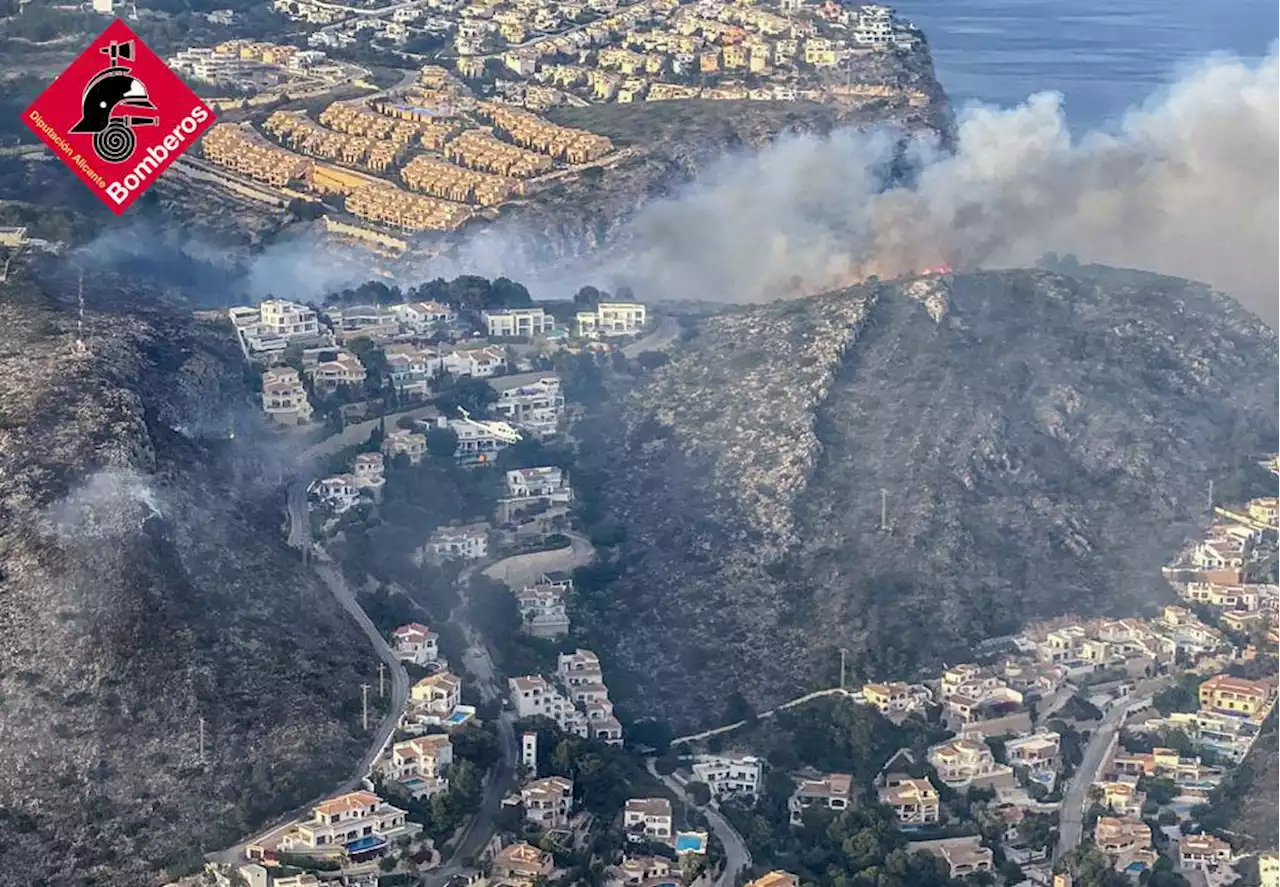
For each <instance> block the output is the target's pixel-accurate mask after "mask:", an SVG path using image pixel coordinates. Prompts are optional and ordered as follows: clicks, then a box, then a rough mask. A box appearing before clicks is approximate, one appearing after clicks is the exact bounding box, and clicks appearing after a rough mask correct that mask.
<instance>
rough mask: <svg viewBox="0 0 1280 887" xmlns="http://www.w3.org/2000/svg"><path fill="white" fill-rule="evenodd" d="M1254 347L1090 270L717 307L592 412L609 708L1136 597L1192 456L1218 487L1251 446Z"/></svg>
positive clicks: (677, 701) (1269, 373) (810, 674)
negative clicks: (616, 535)
mask: <svg viewBox="0 0 1280 887" xmlns="http://www.w3.org/2000/svg"><path fill="white" fill-rule="evenodd" d="M1275 361H1276V344H1275V334H1274V332H1272V331H1271V330H1270V329H1268V328H1267V327H1266V326H1264V325H1263V324H1262V323H1261V322H1260V321H1258V320H1257V319H1256V318H1255V317H1253V316H1252V315H1250V314H1248V313H1247V312H1246V311H1244V309H1242V308H1240V307H1239V306H1238V305H1236V304H1235V303H1234V302H1232V301H1231V300H1229V299H1227V298H1226V297H1224V296H1221V295H1219V294H1215V293H1211V292H1209V291H1208V290H1207V289H1205V288H1204V287H1201V286H1198V285H1195V284H1190V283H1187V282H1185V281H1178V280H1173V279H1170V278H1164V277H1158V276H1156V275H1141V274H1138V275H1135V274H1132V273H1130V272H1123V273H1122V272H1113V271H1111V270H1109V269H1088V270H1087V272H1081V273H1080V274H1079V275H1077V277H1074V278H1073V277H1063V276H1058V275H1054V274H1050V273H1047V272H1041V271H1009V272H998V273H978V274H969V275H958V276H955V277H948V278H945V279H942V280H938V279H928V280H925V279H919V280H916V281H894V282H888V283H872V284H867V285H863V286H859V287H854V288H852V289H849V290H845V291H842V292H839V293H834V294H829V295H825V296H820V297H816V298H811V299H804V300H796V301H791V302H781V303H774V304H771V305H767V306H762V307H759V308H750V309H731V310H730V311H729V312H727V313H725V314H723V315H721V316H718V317H713V318H711V319H709V320H707V321H705V322H703V323H702V324H701V326H700V327H699V328H698V330H697V333H696V335H694V336H692V338H689V340H688V341H687V343H686V344H685V345H683V346H682V347H681V348H679V349H677V352H676V353H675V354H674V355H673V356H672V359H671V361H670V362H669V363H668V364H667V365H665V366H663V367H661V368H659V369H658V370H657V371H656V372H655V373H654V374H653V375H652V377H651V378H650V379H649V380H648V381H646V382H645V383H643V384H642V385H641V386H640V387H638V388H637V389H636V390H634V391H632V392H631V393H629V394H626V395H624V396H621V397H618V398H615V400H614V401H613V402H612V404H611V405H609V406H607V407H606V409H605V411H604V412H603V414H602V415H601V416H600V417H599V418H598V420H597V422H598V424H596V425H595V426H594V427H593V428H592V429H591V434H592V435H594V437H592V438H590V440H591V441H592V443H591V445H590V446H589V447H588V449H589V450H590V452H588V453H587V456H586V458H587V461H588V462H591V463H592V467H593V468H598V469H599V470H600V471H602V472H603V475H604V477H605V478H606V485H605V494H604V495H605V513H606V518H607V520H608V521H609V522H610V523H612V524H615V525H617V526H621V527H624V528H625V530H626V540H625V541H624V542H623V543H622V544H620V545H619V546H617V548H616V550H615V552H614V557H613V560H612V563H613V566H614V568H615V569H616V570H617V571H618V572H619V573H620V576H619V577H618V578H617V579H616V580H615V581H614V582H613V583H612V584H610V585H609V586H608V587H607V588H606V589H604V590H603V591H602V592H601V593H599V594H588V595H585V596H584V597H583V600H582V603H581V612H580V614H579V617H578V619H579V620H580V621H579V624H587V625H589V626H590V632H591V634H592V635H593V636H592V637H591V638H590V640H591V642H592V643H596V644H598V645H601V646H610V648H611V649H616V650H617V651H618V655H617V657H615V658H616V660H617V661H618V662H619V663H620V664H621V666H622V670H623V671H624V672H625V674H620V675H618V676H617V679H618V681H619V686H620V687H629V692H630V699H628V700H627V702H629V703H630V705H631V706H632V707H633V710H634V712H635V713H637V714H639V713H645V714H650V713H651V714H666V715H671V714H672V713H673V708H672V707H673V706H674V713H675V715H676V718H677V720H680V721H682V722H683V723H693V722H698V723H708V722H714V721H715V720H716V719H717V717H718V716H719V709H718V706H717V704H716V700H720V699H723V697H724V695H725V694H726V693H727V692H728V691H730V690H739V691H741V692H743V693H744V694H745V695H747V696H748V698H750V699H752V701H753V702H755V703H757V704H759V705H761V706H764V705H767V704H769V703H773V702H777V701H779V699H781V698H784V697H785V696H786V695H787V694H790V693H794V692H797V691H801V690H804V689H811V688H813V687H815V686H823V685H830V682H831V681H832V680H833V679H834V677H835V673H836V668H837V667H838V662H839V657H838V656H837V655H836V648H837V647H844V648H846V649H847V650H848V651H849V652H850V660H849V661H850V667H851V669H852V672H851V674H853V675H854V676H855V677H856V678H864V679H887V678H909V677H911V676H913V674H915V673H916V669H917V668H922V667H930V666H934V665H936V664H937V663H938V662H940V661H943V660H948V661H954V660H955V659H956V658H957V657H962V656H965V655H967V653H968V651H969V650H970V649H971V646H972V643H973V642H974V641H975V640H977V639H981V638H984V637H990V636H994V635H998V634H1003V633H1007V632H1009V631H1012V630H1015V629H1016V628H1017V627H1018V626H1019V625H1021V624H1023V623H1024V622H1026V621H1029V620H1031V619H1034V618H1039V617H1042V616H1049V615H1054V614H1058V613H1062V612H1066V611H1071V610H1078V611H1084V612H1090V613H1102V612H1114V613H1131V612H1134V611H1135V610H1141V609H1142V608H1144V607H1150V606H1153V605H1154V604H1155V603H1156V602H1158V601H1160V600H1162V599H1164V598H1165V597H1168V595H1169V594H1170V592H1169V590H1168V588H1167V587H1165V585H1164V583H1163V580H1162V579H1161V577H1160V573H1159V567H1160V565H1161V563H1163V562H1164V561H1165V560H1167V559H1168V558H1170V557H1171V556H1172V555H1173V554H1174V553H1176V551H1177V549H1178V548H1179V547H1180V546H1181V544H1182V543H1183V542H1184V540H1185V539H1186V538H1188V537H1189V536H1190V535H1192V534H1193V533H1195V532H1197V530H1198V528H1199V526H1200V525H1201V524H1202V523H1203V522H1204V520H1206V518H1207V515H1206V513H1205V509H1204V501H1205V490H1206V489H1207V486H1208V481H1209V479H1210V478H1213V479H1214V481H1215V484H1216V489H1217V490H1218V491H1219V495H1221V496H1231V495H1233V494H1236V495H1238V494H1241V493H1243V492H1244V491H1245V489H1246V487H1247V486H1248V485H1249V484H1250V483H1253V482H1254V480H1255V477H1254V475H1253V474H1252V473H1251V471H1252V469H1251V466H1253V460H1254V459H1256V458H1257V456H1258V454H1260V453H1264V452H1266V451H1267V450H1268V447H1270V446H1272V445H1273V441H1274V436H1275V429H1276V420H1275V414H1274V402H1275V399H1276V380H1275V374H1274V365H1275ZM1263 483H1265V479H1263ZM882 489H883V490H884V491H885V492H886V494H887V502H888V508H887V515H886V516H887V518H888V520H887V523H888V527H887V530H888V531H887V532H885V531H882V530H881V529H880V524H881V493H880V491H881V490H882ZM611 686H612V684H611Z"/></svg>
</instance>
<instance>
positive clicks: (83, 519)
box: [44, 468, 162, 542]
mask: <svg viewBox="0 0 1280 887" xmlns="http://www.w3.org/2000/svg"><path fill="white" fill-rule="evenodd" d="M161 516H162V506H161V501H160V497H159V496H158V494H157V493H156V490H155V488H154V487H153V485H152V481H151V479H150V478H148V477H147V476H146V475H144V474H141V473H140V472H138V471H135V470H134V469H132V468H108V469H103V470H101V471H98V472H95V473H94V474H92V475H91V476H90V477H89V478H87V479H86V480H85V481H84V482H83V483H81V484H80V485H79V486H78V487H76V488H75V489H73V490H72V491H71V492H70V493H68V494H67V495H66V496H65V497H64V498H62V499H60V500H58V501H57V502H55V503H53V505H51V506H50V507H49V509H48V511H47V513H46V514H45V516H44V523H45V529H46V530H47V531H52V533H53V534H54V536H55V537H56V538H57V539H59V540H60V541H62V542H85V541H89V540H119V539H122V538H124V537H126V536H129V535H131V534H133V533H136V532H138V531H139V530H141V529H142V526H143V525H144V524H145V523H146V522H147V521H148V520H150V519H151V518H153V517H161Z"/></svg>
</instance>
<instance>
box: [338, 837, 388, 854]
mask: <svg viewBox="0 0 1280 887" xmlns="http://www.w3.org/2000/svg"><path fill="white" fill-rule="evenodd" d="M386 843H387V839H386V838H384V837H382V836H381V835H365V836H364V837H363V838H356V839H355V840H354V841H352V842H351V843H350V844H348V845H347V852H348V853H364V852H365V851H367V850H376V849H377V848H379V847H383V846H386Z"/></svg>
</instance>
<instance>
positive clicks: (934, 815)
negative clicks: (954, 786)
mask: <svg viewBox="0 0 1280 887" xmlns="http://www.w3.org/2000/svg"><path fill="white" fill-rule="evenodd" d="M879 797H880V803H881V804H884V805H885V806H887V807H889V808H891V809H892V810H893V813H894V816H896V817H897V819H898V822H900V823H901V824H903V825H923V824H925V823H930V822H937V821H938V790H937V789H935V788H934V787H933V783H931V782H929V780H928V779H912V778H911V777H909V776H907V775H905V774H902V773H891V774H889V775H888V776H887V777H886V779H885V784H884V786H883V787H882V788H881V789H880V790H879Z"/></svg>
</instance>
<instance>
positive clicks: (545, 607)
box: [516, 585, 569, 639]
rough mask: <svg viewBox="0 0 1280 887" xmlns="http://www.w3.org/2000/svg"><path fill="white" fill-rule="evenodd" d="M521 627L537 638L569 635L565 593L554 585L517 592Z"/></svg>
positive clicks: (533, 586)
mask: <svg viewBox="0 0 1280 887" xmlns="http://www.w3.org/2000/svg"><path fill="white" fill-rule="evenodd" d="M516 603H517V604H518V605H519V607H520V619H521V625H522V628H523V629H524V631H525V632H526V633H527V634H529V635H532V636H533V637H535V638H548V639H553V638H558V637H562V636H564V635H566V634H568V633H569V613H568V610H567V608H566V607H565V601H564V591H563V590H562V589H559V588H556V587H555V586H552V585H529V586H526V587H525V588H523V589H521V590H520V591H518V592H516Z"/></svg>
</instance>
